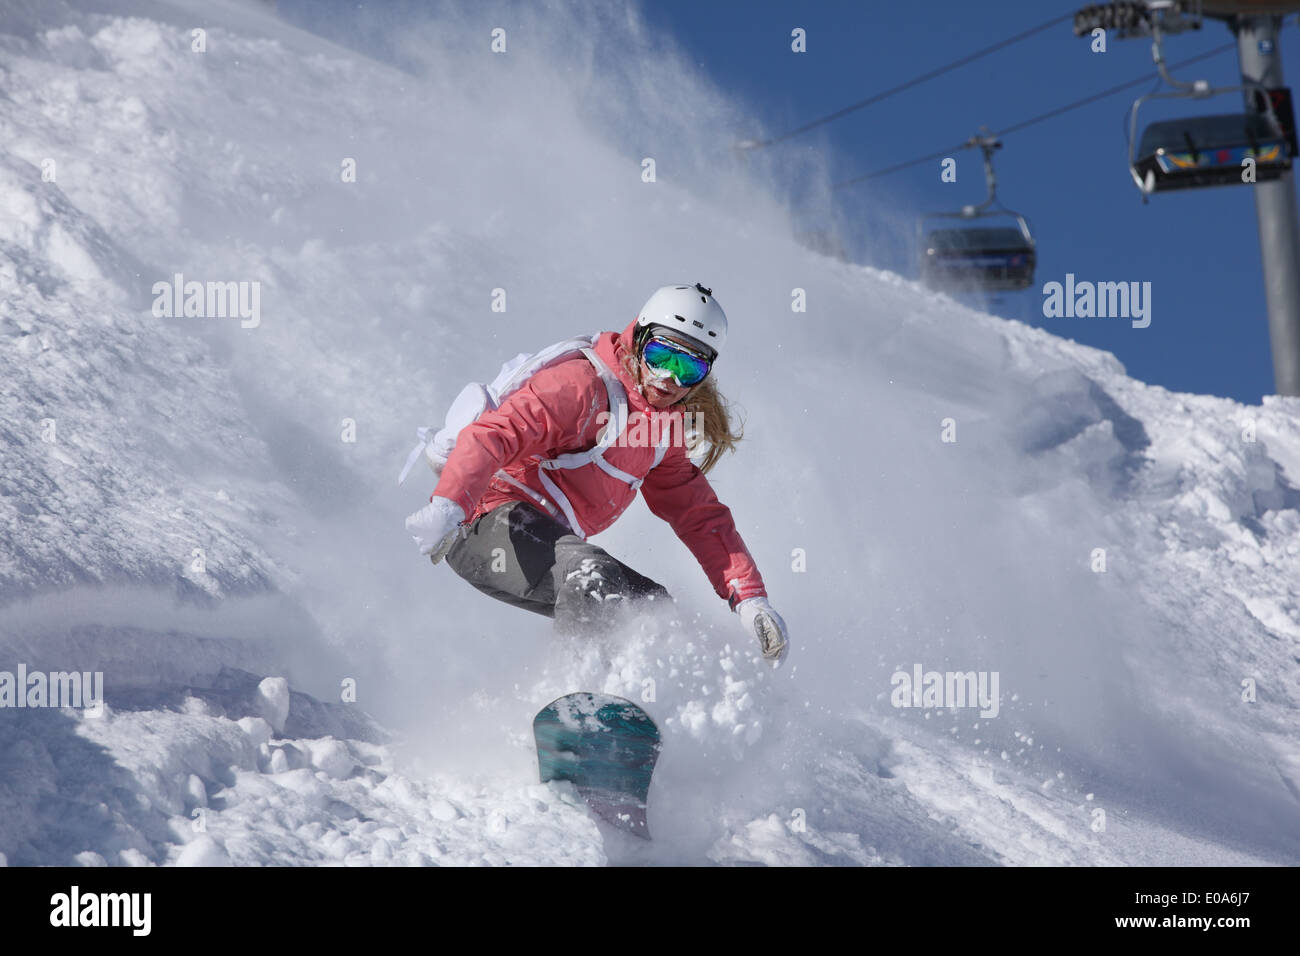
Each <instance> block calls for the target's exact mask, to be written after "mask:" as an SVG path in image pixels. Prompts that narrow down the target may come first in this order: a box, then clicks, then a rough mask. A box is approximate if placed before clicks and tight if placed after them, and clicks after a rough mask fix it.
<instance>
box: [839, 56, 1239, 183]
mask: <svg viewBox="0 0 1300 956" xmlns="http://www.w3.org/2000/svg"><path fill="white" fill-rule="evenodd" d="M1236 47H1237V44H1236V43H1235V42H1233V43H1225V44H1224V45H1223V46H1218V47H1215V48H1214V49H1212V50H1207V51H1206V52H1204V53H1200V54H1197V55H1196V56H1193V57H1189V58H1188V59H1186V60H1180V61H1179V62H1178V63H1176V64H1174V65H1173V67H1172V69H1181V68H1182V67H1185V66H1191V65H1192V64H1193V63H1198V62H1200V61H1201V60H1207V59H1209V58H1210V57H1213V56H1218V55H1219V54H1220V53H1226V52H1228V51H1229V50H1234V49H1236ZM1150 80H1151V74H1150V73H1144V74H1142V76H1139V77H1137V78H1135V79H1132V80H1129V81H1128V82H1127V83H1120V84H1119V85H1117V86H1112V87H1110V88H1109V89H1106V90H1102V91H1101V92H1099V93H1093V94H1092V95H1091V96H1086V97H1084V98H1083V99H1081V100H1075V101H1074V102H1073V103H1067V104H1066V105H1064V106H1058V107H1056V108H1055V109H1052V110H1048V111H1047V112H1046V113H1041V114H1039V115H1038V116H1035V117H1033V118H1032V119H1027V120H1024V121H1023V122H1020V123H1014V124H1012V125H1011V126H1008V127H1006V128H1005V129H1001V130H998V131H997V132H995V133H993V134H992V135H993V136H997V137H1002V136H1006V135H1008V134H1010V133H1017V132H1019V131H1020V130H1022V129H1026V128H1028V127H1030V126H1034V125H1035V124H1037V123H1042V122H1044V121H1046V120H1049V119H1054V118H1055V117H1057V116H1060V115H1061V114H1063V113H1068V112H1070V111H1071V110H1076V109H1079V108H1081V107H1084V106H1088V105H1090V104H1092V103H1095V102H1097V101H1098V100H1101V99H1105V98H1106V97H1108V96H1114V95H1115V94H1116V93H1120V92H1123V91H1124V90H1127V89H1129V88H1130V87H1134V86H1138V85H1140V84H1142V83H1147V82H1150ZM972 145H973V144H972V143H971V142H970V141H969V140H967V141H966V142H964V143H962V144H961V145H959V146H953V147H950V148H948V149H944V150H939V151H938V152H934V153H927V154H926V155H925V156H918V157H917V158H915V159H909V160H907V161H906V162H902V163H895V164H894V165H893V166H887V167H886V168H884V169H878V170H875V171H874V172H870V173H863V174H862V175H860V176H854V177H852V178H851V179H844V180H841V181H840V182H838V183H834V184H832V186H831V188H832V189H843V188H844V187H846V186H852V185H854V184H855V183H860V182H864V181H865V180H868V179H878V178H880V177H881V176H888V175H889V174H890V173H896V172H898V171H900V170H903V169H907V168H908V167H909V166H916V165H919V164H920V163H926V162H931V161H933V160H935V159H943V158H946V157H948V156H951V155H952V154H953V153H955V152H959V151H961V150H964V149H970V148H971V147H972Z"/></svg>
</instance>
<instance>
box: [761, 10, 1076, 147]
mask: <svg viewBox="0 0 1300 956" xmlns="http://www.w3.org/2000/svg"><path fill="white" fill-rule="evenodd" d="M1074 16H1075V15H1074V13H1067V14H1064V15H1062V16H1059V17H1055V18H1053V19H1051V20H1048V21H1047V22H1046V23H1041V24H1039V25H1038V26H1036V27H1032V28H1030V29H1028V30H1025V31H1024V32H1023V33H1017V34H1016V35H1015V36H1012V37H1007V38H1006V39H1005V40H1000V41H998V42H997V43H995V44H993V45H992V46H987V47H985V48H984V49H982V50H977V51H975V52H974V53H969V54H967V55H966V56H964V57H962V58H961V59H959V60H953V61H952V62H951V63H949V64H947V65H946V66H941V67H938V68H936V69H933V70H930V71H929V72H928V73H922V74H921V75H920V76H918V77H915V78H914V79H910V80H908V81H907V82H906V83H900V84H899V85H898V86H894V87H890V88H889V89H887V90H882V91H881V92H879V93H876V94H874V95H872V96H869V97H867V98H866V99H865V100H859V101H858V102H857V103H853V104H850V105H849V106H846V107H844V108H843V109H838V110H836V111H835V112H834V113H830V114H828V115H826V116H823V117H822V118H821V119H816V120H813V121H812V122H811V123H805V124H804V125H803V126H800V127H798V128H797V129H792V130H790V131H789V132H786V133H782V134H781V135H780V136H773V137H771V138H770V139H760V140H754V141H750V142H747V143H745V144H743V146H742V147H741V148H743V149H762V148H763V147H765V146H772V145H774V144H776V143H781V142H784V141H785V140H787V139H792V138H793V137H795V136H799V135H800V134H802V133H806V132H808V131H809V130H811V129H816V128H817V127H818V126H823V125H825V124H826V123H830V122H832V121H833V120H837V119H839V118H840V117H841V116H847V115H848V114H849V113H852V112H855V111H857V110H860V109H864V108H866V107H868V106H872V105H874V104H876V103H879V102H880V101H882V100H887V99H889V97H891V96H895V95H897V94H898V93H902V92H903V91H904V90H909V89H911V88H912V87H914V86H919V85H920V84H922V83H925V82H927V81H928V80H933V79H934V78H935V77H938V76H942V75H943V74H945V73H950V72H952V71H953V70H955V69H958V68H959V67H963V66H966V65H967V64H968V63H974V62H975V61H976V60H978V59H980V58H982V57H985V56H988V55H989V54H990V53H996V52H997V51H998V50H1001V49H1003V48H1005V47H1008V46H1011V45H1012V44H1014V43H1019V42H1020V41H1021V40H1024V39H1027V38H1029V37H1031V36H1033V35H1034V34H1035V33H1042V32H1043V31H1044V30H1048V29H1051V28H1052V27H1054V26H1056V25H1057V24H1058V23H1061V22H1062V21H1064V20H1073V19H1074Z"/></svg>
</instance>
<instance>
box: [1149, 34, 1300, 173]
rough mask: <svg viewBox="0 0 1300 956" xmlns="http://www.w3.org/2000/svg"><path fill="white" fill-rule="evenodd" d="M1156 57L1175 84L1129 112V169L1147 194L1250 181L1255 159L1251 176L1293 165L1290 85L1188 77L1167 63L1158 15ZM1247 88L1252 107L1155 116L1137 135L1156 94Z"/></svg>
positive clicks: (1185, 95)
mask: <svg viewBox="0 0 1300 956" xmlns="http://www.w3.org/2000/svg"><path fill="white" fill-rule="evenodd" d="M1150 29H1151V35H1152V58H1153V59H1154V60H1155V63H1156V67H1157V69H1158V70H1159V73H1160V77H1161V79H1163V80H1164V82H1165V83H1166V84H1168V85H1169V86H1170V87H1172V89H1170V90H1168V91H1166V92H1161V93H1149V94H1147V95H1146V96H1143V97H1140V98H1139V99H1138V100H1137V101H1136V102H1134V104H1133V108H1132V109H1131V110H1130V112H1129V126H1128V140H1129V144H1128V146H1129V172H1130V173H1131V174H1132V176H1133V182H1134V183H1136V184H1137V187H1138V189H1140V190H1142V192H1143V194H1144V195H1150V194H1151V193H1159V192H1168V191H1171V190H1177V189H1190V188H1196V187H1201V186H1227V185H1233V184H1241V183H1243V182H1246V181H1247V180H1246V178H1245V177H1243V175H1242V174H1243V170H1244V169H1245V166H1244V165H1243V164H1244V162H1245V160H1247V159H1253V160H1254V163H1255V172H1254V181H1255V182H1266V181H1268V180H1270V179H1276V178H1277V177H1279V176H1281V175H1282V173H1284V172H1285V171H1286V170H1288V169H1290V168H1291V159H1292V157H1293V156H1294V154H1295V152H1296V137H1295V114H1294V112H1293V110H1292V107H1291V93H1290V91H1289V90H1287V89H1275V90H1266V89H1264V88H1263V87H1262V86H1259V85H1258V84H1253V83H1247V84H1244V85H1241V86H1229V87H1220V88H1213V87H1211V86H1210V84H1209V83H1208V82H1207V81H1205V80H1196V81H1195V82H1192V83H1183V82H1180V81H1178V80H1175V79H1174V78H1173V77H1172V76H1170V75H1169V71H1168V69H1167V68H1166V66H1165V60H1164V52H1163V44H1162V31H1161V26H1160V21H1159V19H1156V18H1153V19H1152V21H1151V25H1150ZM1247 92H1249V93H1250V94H1251V101H1252V104H1253V107H1254V108H1253V109H1250V110H1246V111H1243V112H1238V113H1220V114H1216V115H1201V116H1184V117H1179V118H1177V119H1168V120H1160V121H1158V122H1153V123H1150V124H1149V125H1148V126H1147V127H1146V129H1145V130H1143V132H1142V135H1141V137H1140V138H1139V137H1138V135H1137V130H1138V114H1139V112H1141V110H1142V108H1143V107H1144V106H1145V105H1146V104H1148V103H1150V102H1151V101H1152V100H1160V99H1196V100H1201V99H1207V98H1209V97H1212V96H1222V95H1226V94H1243V93H1247Z"/></svg>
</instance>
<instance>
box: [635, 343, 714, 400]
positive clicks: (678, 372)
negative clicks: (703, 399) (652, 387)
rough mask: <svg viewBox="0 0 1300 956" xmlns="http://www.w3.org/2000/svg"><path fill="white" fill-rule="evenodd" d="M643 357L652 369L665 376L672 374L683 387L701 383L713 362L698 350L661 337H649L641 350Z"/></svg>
mask: <svg viewBox="0 0 1300 956" xmlns="http://www.w3.org/2000/svg"><path fill="white" fill-rule="evenodd" d="M641 357H642V358H643V359H645V364H646V365H648V366H649V367H650V369H651V371H654V372H657V373H660V374H661V375H662V376H663V377H665V378H666V377H668V376H669V375H671V376H672V377H673V378H675V379H676V380H677V384H678V385H680V386H682V387H683V388H690V387H691V386H692V385H699V384H700V382H702V381H704V379H705V377H706V376H707V375H708V374H709V368H710V366H712V364H713V363H712V362H710V361H709V360H708V359H706V358H704V356H702V355H700V354H699V353H698V352H692V351H690V350H689V349H687V348H686V347H685V346H683V345H680V344H678V343H677V342H669V341H668V340H667V339H661V338H651V339H649V340H648V341H647V342H646V344H645V348H644V349H642V350H641Z"/></svg>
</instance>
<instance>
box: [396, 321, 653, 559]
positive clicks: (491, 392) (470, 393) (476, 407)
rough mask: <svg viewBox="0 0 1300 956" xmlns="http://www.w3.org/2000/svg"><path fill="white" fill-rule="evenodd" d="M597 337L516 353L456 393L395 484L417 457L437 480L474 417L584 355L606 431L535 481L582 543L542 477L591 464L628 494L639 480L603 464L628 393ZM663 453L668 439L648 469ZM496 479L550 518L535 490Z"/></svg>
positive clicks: (566, 506) (559, 497)
mask: <svg viewBox="0 0 1300 956" xmlns="http://www.w3.org/2000/svg"><path fill="white" fill-rule="evenodd" d="M600 335H601V333H599V332H597V333H595V334H594V335H591V336H587V337H581V336H580V337H578V338H573V339H565V340H564V341H563V342H556V343H555V344H554V345H548V346H547V347H546V348H544V349H542V350H541V351H540V352H535V353H533V354H532V355H529V354H528V353H526V352H520V353H519V354H518V355H516V356H515V357H514V358H512V359H511V360H510V361H508V362H506V363H505V364H504V365H502V366H501V371H500V372H498V373H497V377H496V378H494V379H493V380H492V382H491V384H489V385H483V384H482V383H480V382H470V383H469V384H468V385H466V386H465V387H464V388H463V389H461V391H460V394H459V395H457V396H456V399H455V401H453V402H452V403H451V407H450V408H449V409H447V415H446V417H445V419H444V421H443V427H442V428H440V429H438V430H437V431H434V429H433V428H432V427H425V428H420V429H417V430H416V435H417V436H418V437H419V440H420V441H419V444H417V445H416V446H415V448H414V449H412V450H411V453H410V454H409V455H408V456H407V457H406V464H405V465H404V466H403V468H402V473H401V474H400V475H399V476H398V478H397V483H398V484H399V485H400V484H401V483H402V482H404V481H405V480H406V476H407V475H409V474H410V473H411V469H412V468H413V467H415V463H416V461H417V460H418V459H419V458H420V456H421V455H424V458H425V461H427V462H428V463H429V467H430V468H432V469H433V474H434V478H435V480H436V479H437V478H439V477H440V476H441V475H442V469H443V468H444V467H445V466H446V464H447V459H448V458H449V457H450V456H451V453H452V451H453V450H454V449H455V447H456V437H457V436H458V435H459V434H460V430H461V429H462V428H464V427H465V426H466V425H470V424H472V423H473V422H475V421H477V420H478V417H479V416H480V415H482V414H483V413H484V412H487V411H491V410H493V409H495V408H498V407H499V406H500V405H501V403H502V402H503V401H504V400H505V399H506V398H507V397H508V396H509V395H510V394H511V393H512V392H515V391H518V389H519V388H520V387H522V386H523V384H524V383H525V382H527V381H528V379H530V378H531V377H532V376H533V375H534V374H536V373H537V372H540V371H541V370H542V369H544V368H549V367H550V366H552V365H555V364H556V363H557V362H562V361H564V360H565V359H569V358H572V357H573V356H575V355H583V356H586V358H587V360H588V361H589V362H591V364H592V365H593V366H594V367H595V369H596V372H597V374H599V375H600V378H601V381H603V382H604V383H605V391H606V392H607V393H608V395H609V414H610V420H609V425H608V427H606V429H605V432H604V434H603V435H602V436H601V438H600V441H599V442H598V443H597V444H596V445H595V446H593V447H592V448H589V449H587V450H586V451H579V452H571V453H569V454H565V455H559V456H557V457H555V458H551V459H547V460H545V461H542V462H540V463H539V465H540V467H539V469H538V477H539V478H540V479H541V482H542V487H544V488H545V489H546V490H547V492H548V493H549V494H550V495H551V498H552V499H553V500H554V501H555V504H556V505H558V506H559V508H560V510H561V512H562V513H563V515H564V518H565V520H567V522H568V524H569V528H570V529H571V530H572V531H573V533H574V534H576V535H577V536H578V537H580V538H585V537H586V536H587V535H586V533H585V532H584V531H583V530H582V526H581V525H580V524H579V523H578V518H577V515H576V514H575V513H574V510H573V506H572V505H571V504H570V502H569V499H568V497H566V496H565V494H564V492H563V491H561V490H560V488H559V486H558V485H556V484H555V482H554V481H552V480H551V477H550V475H548V474H547V472H548V471H554V470H555V469H557V468H581V467H584V466H586V465H591V464H595V465H596V466H597V467H598V468H600V469H601V470H602V471H604V472H606V473H607V474H609V475H612V476H613V477H615V478H618V479H620V480H621V481H625V482H627V483H628V484H629V485H631V486H632V488H633V489H639V488H640V487H641V479H639V478H634V477H633V476H632V475H629V474H628V473H627V472H625V471H623V470H621V469H619V468H616V467H614V466H613V465H611V464H610V463H609V462H607V461H605V457H604V456H605V449H606V448H608V447H609V446H610V445H613V444H614V443H615V442H616V441H617V440H618V437H619V435H621V434H622V433H623V430H624V429H625V428H626V427H627V419H628V412H627V392H626V391H624V389H623V383H622V382H620V381H619V380H618V376H616V375H615V374H614V373H613V372H611V371H610V370H609V367H608V366H607V365H606V364H605V363H604V362H603V361H602V360H601V358H600V356H598V355H597V354H596V352H595V350H594V348H593V346H594V345H595V343H596V340H597V339H598V338H599V337H600ZM667 450H668V439H667V438H666V437H663V438H661V440H660V442H659V444H658V445H657V446H656V448H655V460H654V465H651V467H652V468H654V467H657V466H658V465H659V463H660V462H662V461H663V459H664V454H665V453H666V452H667ZM496 476H497V477H498V478H500V479H502V480H503V481H505V482H508V483H509V484H511V485H514V486H515V487H516V488H518V489H519V490H521V491H524V492H526V493H527V494H528V496H529V497H530V498H531V499H532V500H534V501H536V502H537V503H538V504H540V505H541V506H542V507H543V508H545V509H546V511H548V512H550V513H551V514H552V515H555V508H554V507H552V505H551V504H550V503H549V502H547V500H546V499H545V498H543V497H542V496H541V495H539V494H538V493H537V492H536V491H535V490H534V489H532V488H529V487H528V486H527V485H525V484H523V483H522V482H520V481H517V480H516V479H515V478H514V477H512V476H511V475H509V474H507V473H506V472H505V470H504V469H503V470H501V471H498V472H497V475H496ZM557 517H558V516H557Z"/></svg>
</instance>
